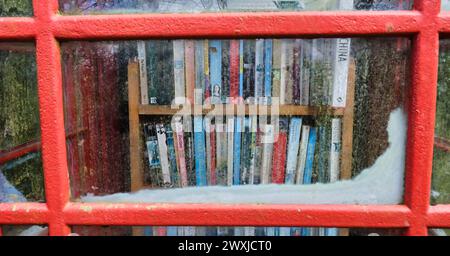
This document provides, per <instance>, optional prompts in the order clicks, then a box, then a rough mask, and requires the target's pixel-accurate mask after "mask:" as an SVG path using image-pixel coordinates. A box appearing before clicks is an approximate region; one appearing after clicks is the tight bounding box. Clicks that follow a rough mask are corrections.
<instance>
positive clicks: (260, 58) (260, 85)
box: [254, 39, 264, 103]
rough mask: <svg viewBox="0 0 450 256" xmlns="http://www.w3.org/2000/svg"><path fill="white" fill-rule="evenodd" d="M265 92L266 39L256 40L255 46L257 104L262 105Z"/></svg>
mask: <svg viewBox="0 0 450 256" xmlns="http://www.w3.org/2000/svg"><path fill="white" fill-rule="evenodd" d="M263 91H264V39H256V46H255V92H254V93H255V94H254V97H255V103H261V99H262V97H263Z"/></svg>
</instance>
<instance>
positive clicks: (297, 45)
mask: <svg viewBox="0 0 450 256" xmlns="http://www.w3.org/2000/svg"><path fill="white" fill-rule="evenodd" d="M301 43H302V40H301V39H296V40H295V41H294V46H293V70H292V82H293V92H292V93H293V95H292V100H293V102H292V103H293V104H296V105H298V104H300V86H301V79H300V77H301V76H300V75H301V59H300V53H301Z"/></svg>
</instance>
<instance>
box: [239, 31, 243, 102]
mask: <svg viewBox="0 0 450 256" xmlns="http://www.w3.org/2000/svg"><path fill="white" fill-rule="evenodd" d="M243 97H244V40H239V100H238V103H244V100H243Z"/></svg>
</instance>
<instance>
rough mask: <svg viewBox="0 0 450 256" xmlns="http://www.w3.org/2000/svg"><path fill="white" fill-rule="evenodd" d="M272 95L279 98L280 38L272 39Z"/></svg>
mask: <svg viewBox="0 0 450 256" xmlns="http://www.w3.org/2000/svg"><path fill="white" fill-rule="evenodd" d="M272 53H273V54H272V55H273V57H272V97H276V98H280V83H281V81H280V79H281V40H280V39H274V40H273V49H272Z"/></svg>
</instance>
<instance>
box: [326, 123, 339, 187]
mask: <svg viewBox="0 0 450 256" xmlns="http://www.w3.org/2000/svg"><path fill="white" fill-rule="evenodd" d="M341 127H342V125H341V119H340V118H333V119H332V120H331V145H330V146H331V148H330V160H329V161H330V163H329V172H330V182H336V181H338V180H339V175H340V169H339V158H340V154H341Z"/></svg>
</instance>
